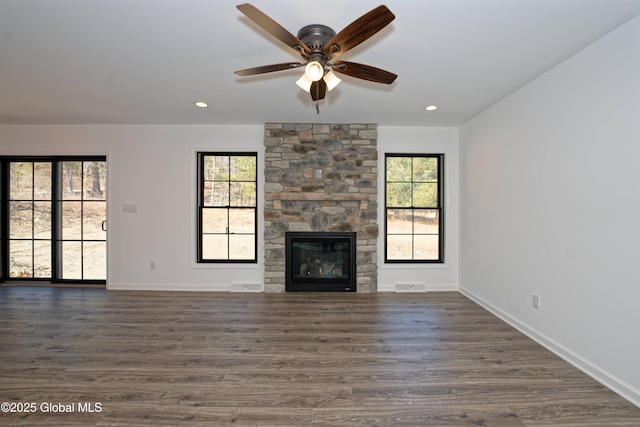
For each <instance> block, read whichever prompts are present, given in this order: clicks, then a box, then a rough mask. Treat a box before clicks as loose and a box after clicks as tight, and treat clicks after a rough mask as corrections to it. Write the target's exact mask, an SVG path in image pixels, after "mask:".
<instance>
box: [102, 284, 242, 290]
mask: <svg viewBox="0 0 640 427" xmlns="http://www.w3.org/2000/svg"><path fill="white" fill-rule="evenodd" d="M107 289H108V290H110V291H171V292H174V291H188V292H229V289H230V286H229V285H212V284H202V285H199V284H198V285H196V284H189V285H185V284H179V283H109V284H108V285H107Z"/></svg>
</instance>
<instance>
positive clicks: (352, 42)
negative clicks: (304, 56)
mask: <svg viewBox="0 0 640 427" xmlns="http://www.w3.org/2000/svg"><path fill="white" fill-rule="evenodd" d="M395 17H396V16H395V15H394V14H393V13H391V11H390V10H389V9H387V7H386V6H378V7H376V8H375V9H373V10H371V11H369V12H368V13H365V14H364V15H362V16H361V17H360V18H358V19H356V20H355V21H353V22H352V23H351V24H349V25H347V26H346V27H345V28H344V29H343V30H342V31H340V32H339V33H338V34H336V35H335V36H333V38H332V39H331V40H329V41H328V42H327V44H326V45H325V46H324V53H326V54H327V55H329V56H330V57H332V58H335V57H337V56H338V55H342V54H343V53H345V52H346V51H348V50H349V49H351V48H353V47H355V46H357V45H359V44H360V43H362V42H363V41H365V40H366V39H368V38H369V37H371V36H372V35H374V34H375V33H377V32H378V31H380V30H381V29H383V28H384V27H386V26H387V25H388V24H389V23H390V22H391V21H393V20H394V19H395ZM334 46H335V47H334Z"/></svg>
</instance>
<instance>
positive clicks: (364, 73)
mask: <svg viewBox="0 0 640 427" xmlns="http://www.w3.org/2000/svg"><path fill="white" fill-rule="evenodd" d="M332 69H333V71H335V72H336V73H342V74H346V75H348V76H351V77H355V78H358V79H363V80H369V81H370V82H376V83H384V84H387V85H390V84H391V83H393V81H394V80H395V79H396V77H398V76H397V75H396V74H393V73H390V72H389V71H385V70H382V69H380V68H376V67H372V66H370V65H364V64H358V63H355V62H348V61H336V62H334V64H333V67H332Z"/></svg>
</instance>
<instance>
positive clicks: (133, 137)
mask: <svg viewBox="0 0 640 427" xmlns="http://www.w3.org/2000/svg"><path fill="white" fill-rule="evenodd" d="M263 134H264V126H169V125H167V126H157V125H156V126H15V125H14V126H0V155H13V154H28V155H37V154H43V155H52V154H106V155H107V167H108V183H107V198H108V201H107V203H108V213H107V222H108V229H107V233H108V234H107V239H108V255H107V256H108V263H107V287H108V288H109V289H162V290H228V289H229V287H230V285H231V284H233V283H234V282H237V283H252V284H262V283H263V279H262V276H263V268H262V259H263V257H262V234H261V232H259V235H258V239H259V244H258V249H259V255H258V260H259V263H258V264H241V265H229V266H224V265H219V264H216V265H204V266H202V265H196V264H195V262H194V260H195V246H196V242H195V235H196V233H195V226H196V222H195V219H196V218H195V215H196V210H195V189H196V187H195V179H196V178H195V176H196V175H195V174H196V171H195V152H196V151H197V150H251V151H257V152H258V153H259V156H260V157H259V160H258V165H259V176H262V157H261V155H262V154H261V153H262V151H263V148H262V147H263ZM259 203H260V206H259V213H260V214H259V215H258V219H259V228H258V229H259V230H262V214H261V213H262V198H260V200H259ZM124 204H137V205H138V213H136V214H132V213H123V209H122V207H123V205H124ZM150 261H155V262H156V270H153V271H152V270H151V268H150Z"/></svg>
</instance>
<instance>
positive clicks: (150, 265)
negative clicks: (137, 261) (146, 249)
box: [149, 261, 156, 270]
mask: <svg viewBox="0 0 640 427" xmlns="http://www.w3.org/2000/svg"><path fill="white" fill-rule="evenodd" d="M149 268H150V269H151V270H155V269H156V262H155V261H150V262H149Z"/></svg>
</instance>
